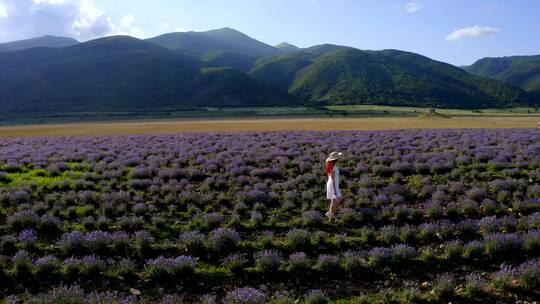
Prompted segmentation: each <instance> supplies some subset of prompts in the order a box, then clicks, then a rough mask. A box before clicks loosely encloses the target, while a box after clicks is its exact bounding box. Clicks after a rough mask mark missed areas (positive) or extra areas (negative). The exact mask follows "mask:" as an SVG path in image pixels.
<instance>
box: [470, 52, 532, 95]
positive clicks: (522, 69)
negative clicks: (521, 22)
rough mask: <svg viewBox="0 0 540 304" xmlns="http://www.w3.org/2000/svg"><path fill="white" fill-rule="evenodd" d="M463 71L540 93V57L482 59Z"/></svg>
mask: <svg viewBox="0 0 540 304" xmlns="http://www.w3.org/2000/svg"><path fill="white" fill-rule="evenodd" d="M464 69H465V70H466V71H467V72H469V73H471V74H475V75H478V76H483V77H490V78H494V79H498V80H500V81H503V82H505V83H507V84H510V85H513V86H516V87H520V88H522V89H524V90H526V91H530V92H533V93H536V94H539V93H540V55H536V56H513V57H500V58H483V59H480V60H478V61H477V62H475V63H474V64H473V65H470V66H467V67H464Z"/></svg>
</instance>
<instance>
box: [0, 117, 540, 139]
mask: <svg viewBox="0 0 540 304" xmlns="http://www.w3.org/2000/svg"><path fill="white" fill-rule="evenodd" d="M538 120H539V118H537V117H531V116H526V117H519V116H503V117H493V116H490V117H488V116H486V117H470V116H469V117H452V118H438V117H428V118H416V117H374V118H260V119H256V118H249V119H240V118H238V119H182V120H145V121H124V122H92V123H68V124H36V125H22V126H5V127H0V137H19V136H80V135H117V134H148V133H178V132H244V131H245V132H249V131H254V132H255V131H285V130H313V131H330V130H395V129H416V128H418V129H431V128H434V129H440V128H532V127H535V126H536V123H537V121H538Z"/></svg>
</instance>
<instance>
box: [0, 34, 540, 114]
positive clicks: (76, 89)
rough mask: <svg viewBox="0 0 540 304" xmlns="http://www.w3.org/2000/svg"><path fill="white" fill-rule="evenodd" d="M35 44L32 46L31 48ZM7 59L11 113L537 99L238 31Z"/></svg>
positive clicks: (406, 58)
mask: <svg viewBox="0 0 540 304" xmlns="http://www.w3.org/2000/svg"><path fill="white" fill-rule="evenodd" d="M34 42H35V41H34ZM33 46H34V47H32V48H29V49H23V50H18V51H11V52H0V106H2V108H3V109H7V110H9V111H27V110H31V109H38V110H40V111H56V110H67V111H74V110H88V111H91V110H96V109H119V108H122V109H146V108H152V109H154V108H163V109H169V108H178V109H181V108H191V107H204V106H218V107H219V106H262V105H264V106H274V105H276V106H277V105H299V104H305V105H321V104H328V105H332V104H389V105H409V106H429V107H449V108H452V107H453V108H459V107H461V108H482V107H510V106H516V105H532V104H534V105H537V104H538V101H539V100H540V95H539V96H537V95H534V94H532V93H530V92H525V91H524V90H522V89H519V88H516V87H513V86H511V85H507V84H504V83H503V82H501V81H499V80H494V79H492V78H488V77H482V76H476V75H473V74H469V73H467V72H466V71H464V69H463V68H458V67H456V66H453V65H451V64H448V63H444V62H439V61H435V60H432V59H430V58H428V57H426V56H423V55H420V54H416V53H411V52H405V51H400V50H392V49H388V50H377V51H373V50H359V49H357V48H353V47H348V46H342V45H334V44H319V45H315V46H311V47H307V48H298V47H296V46H294V45H292V44H289V43H281V44H279V45H278V46H279V47H274V46H271V45H268V44H265V43H263V42H260V41H258V40H256V39H253V38H251V37H249V36H247V35H245V34H244V33H241V32H239V31H237V30H234V29H231V28H222V29H217V30H211V31H206V32H178V33H168V34H164V35H160V36H156V37H153V38H149V39H144V40H143V39H138V38H134V37H130V36H111V37H104V38H99V39H95V40H91V41H87V42H83V43H76V44H73V45H70V46H66V47H35V46H36V44H34V45H33Z"/></svg>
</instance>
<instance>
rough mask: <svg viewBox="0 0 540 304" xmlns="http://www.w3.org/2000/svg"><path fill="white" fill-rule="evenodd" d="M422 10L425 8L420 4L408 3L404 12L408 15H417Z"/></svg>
mask: <svg viewBox="0 0 540 304" xmlns="http://www.w3.org/2000/svg"><path fill="white" fill-rule="evenodd" d="M421 9H423V7H422V6H421V5H420V4H418V3H415V2H411V3H407V4H405V7H404V10H405V11H406V12H407V13H416V12H418V11H419V10H421Z"/></svg>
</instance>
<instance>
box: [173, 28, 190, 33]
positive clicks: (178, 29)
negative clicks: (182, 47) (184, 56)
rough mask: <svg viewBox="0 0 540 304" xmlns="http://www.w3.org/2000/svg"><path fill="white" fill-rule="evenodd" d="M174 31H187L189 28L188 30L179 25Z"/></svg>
mask: <svg viewBox="0 0 540 304" xmlns="http://www.w3.org/2000/svg"><path fill="white" fill-rule="evenodd" d="M174 31H175V32H187V30H186V29H184V28H181V27H177V28H175V29H174Z"/></svg>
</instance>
